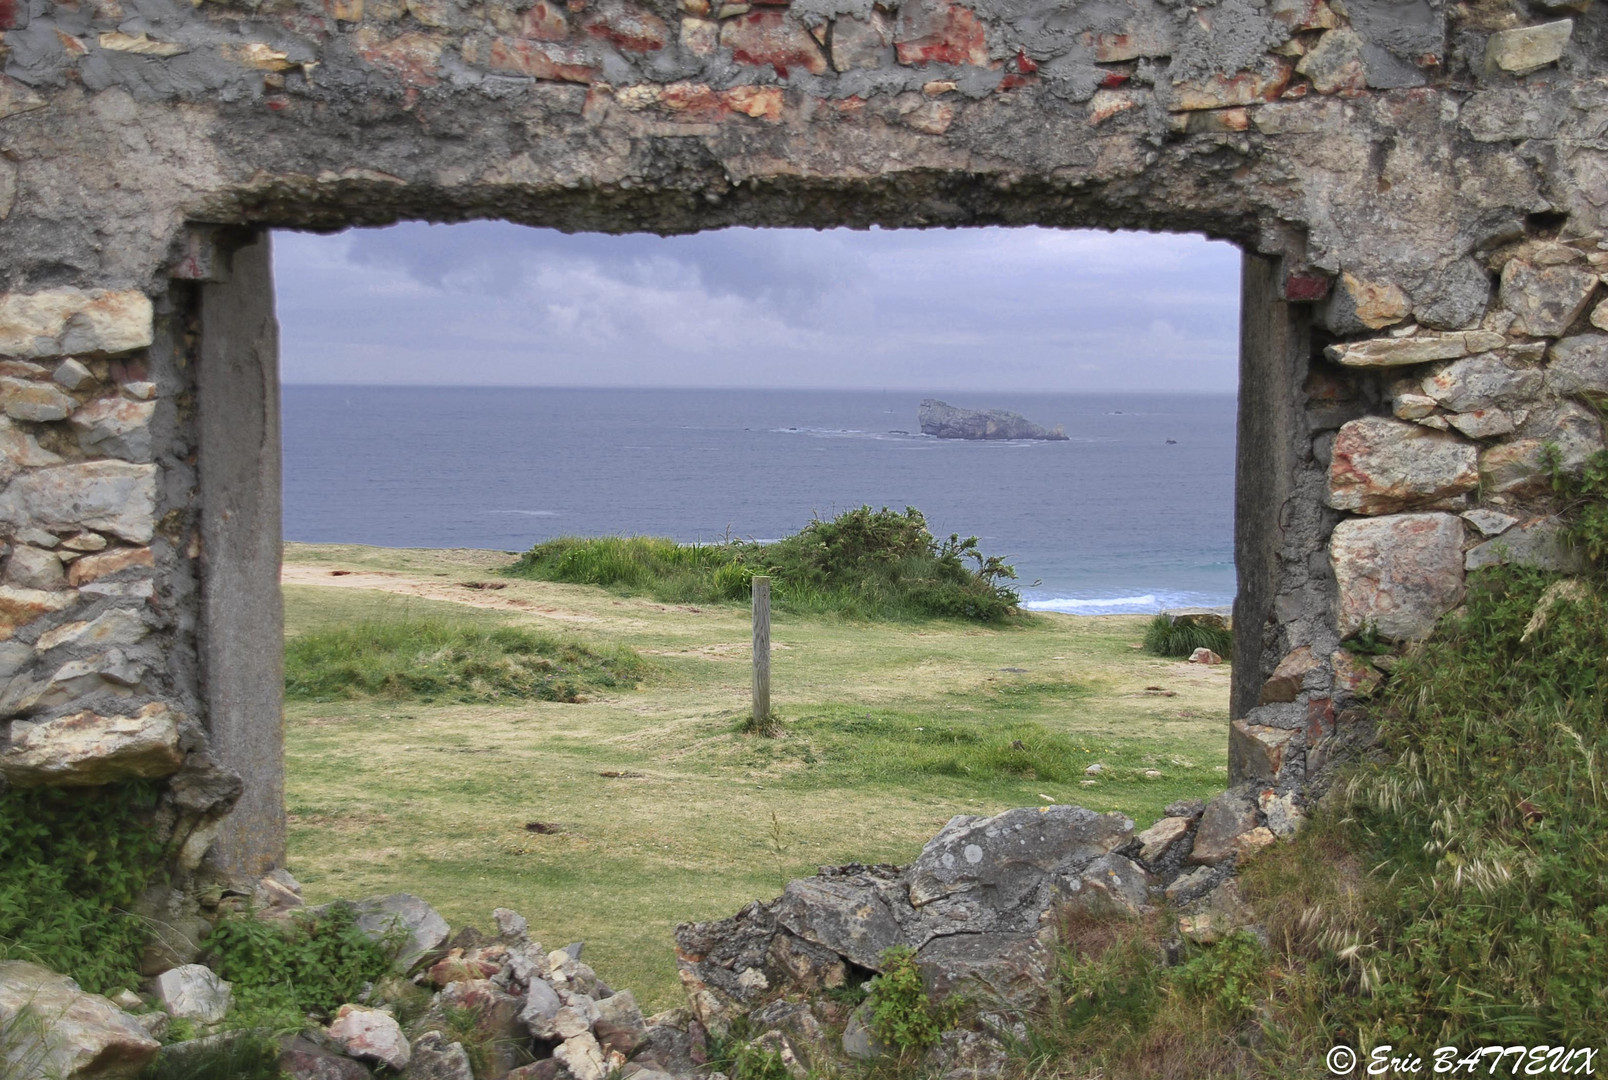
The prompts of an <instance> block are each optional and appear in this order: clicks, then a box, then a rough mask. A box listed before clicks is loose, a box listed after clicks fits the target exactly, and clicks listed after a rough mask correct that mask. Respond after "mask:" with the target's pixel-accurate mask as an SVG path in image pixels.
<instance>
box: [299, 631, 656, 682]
mask: <svg viewBox="0 0 1608 1080" xmlns="http://www.w3.org/2000/svg"><path fill="white" fill-rule="evenodd" d="M652 670H653V669H652V667H651V666H650V665H649V663H648V662H647V661H645V660H643V659H642V657H641V656H639V655H638V654H637V653H636V652H634V651H632V650H631V649H627V648H608V649H598V648H594V647H591V646H588V645H583V644H581V643H579V642H574V641H561V640H559V639H557V638H552V637H548V636H546V635H544V634H538V633H535V632H533V631H530V630H526V629H524V628H522V627H517V626H484V625H480V624H477V623H474V622H468V621H454V620H451V619H440V618H402V619H392V620H381V621H375V622H364V623H356V624H352V625H346V626H337V627H332V628H330V629H327V630H314V631H310V632H308V633H305V634H301V635H298V636H297V637H294V638H291V639H290V640H289V641H288V642H286V643H285V696H286V697H287V698H291V699H295V700H303V701H320V700H324V701H328V700H339V699H349V698H365V697H369V698H390V699H397V700H400V699H405V698H423V699H431V700H434V699H441V700H447V701H458V702H465V703H489V702H500V701H518V700H536V701H567V702H575V701H581V700H583V695H585V694H586V693H588V692H593V691H598V690H616V689H630V688H633V687H635V686H636V685H637V684H638V683H640V682H642V681H643V680H644V679H645V678H647V677H648V676H649V675H650V674H651V672H652Z"/></svg>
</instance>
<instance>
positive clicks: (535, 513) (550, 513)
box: [486, 510, 561, 517]
mask: <svg viewBox="0 0 1608 1080" xmlns="http://www.w3.org/2000/svg"><path fill="white" fill-rule="evenodd" d="M486 513H488V514H518V515H520V516H521V517H560V516H561V515H560V513H559V511H557V510H487V511H486Z"/></svg>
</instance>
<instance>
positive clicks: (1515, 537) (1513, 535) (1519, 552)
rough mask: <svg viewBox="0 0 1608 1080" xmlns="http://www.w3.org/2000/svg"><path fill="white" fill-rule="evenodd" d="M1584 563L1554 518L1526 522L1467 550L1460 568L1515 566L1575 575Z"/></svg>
mask: <svg viewBox="0 0 1608 1080" xmlns="http://www.w3.org/2000/svg"><path fill="white" fill-rule="evenodd" d="M1584 562H1585V560H1584V557H1583V556H1582V555H1581V553H1579V552H1577V551H1574V550H1572V549H1570V548H1569V547H1568V546H1567V545H1566V544H1565V543H1564V538H1563V525H1562V524H1561V523H1560V522H1559V521H1557V520H1556V519H1554V518H1534V519H1532V520H1530V521H1526V522H1524V523H1523V524H1522V525H1519V526H1517V527H1515V528H1512V529H1508V530H1507V531H1506V532H1504V533H1502V535H1500V536H1498V537H1497V538H1495V539H1494V540H1487V541H1485V543H1483V544H1480V545H1479V546H1477V547H1473V548H1470V549H1469V551H1468V554H1467V555H1465V556H1464V557H1463V566H1464V568H1465V569H1467V570H1470V571H1473V570H1483V569H1485V568H1486V567H1487V566H1500V565H1502V564H1504V563H1514V564H1517V565H1519V566H1534V567H1539V568H1540V569H1542V570H1565V571H1571V572H1575V571H1579V570H1581V569H1582V568H1583V565H1584Z"/></svg>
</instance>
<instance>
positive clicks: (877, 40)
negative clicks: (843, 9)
mask: <svg viewBox="0 0 1608 1080" xmlns="http://www.w3.org/2000/svg"><path fill="white" fill-rule="evenodd" d="M892 48H893V20H892V19H891V18H890V17H889V16H888V15H886V14H885V13H884V12H883V11H882V9H881V8H877V7H873V8H871V9H870V11H869V12H868V14H867V16H866V17H865V18H863V19H857V18H855V17H854V16H852V15H844V16H841V17H839V18H838V19H836V20H835V21H834V22H833V23H832V68H833V70H835V71H840V72H841V71H853V70H855V69H857V68H863V69H866V70H874V69H876V68H880V67H883V66H884V65H885V64H887V62H888V54H889V51H890V50H891V49H892Z"/></svg>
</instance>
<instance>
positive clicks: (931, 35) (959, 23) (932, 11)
mask: <svg viewBox="0 0 1608 1080" xmlns="http://www.w3.org/2000/svg"><path fill="white" fill-rule="evenodd" d="M893 44H894V51H895V53H896V54H897V56H898V57H899V63H901V64H906V65H912V66H914V65H917V64H971V65H973V66H976V67H987V66H988V38H987V35H986V34H985V33H984V31H983V24H982V23H980V22H979V21H978V20H977V16H976V14H974V13H973V12H972V11H971V10H970V9H969V8H963V7H961V6H959V5H958V4H951V3H949V2H948V0H914V2H912V3H907V4H904V5H903V6H901V7H900V8H899V19H898V22H897V23H896V24H895V29H894V41H893Z"/></svg>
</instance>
